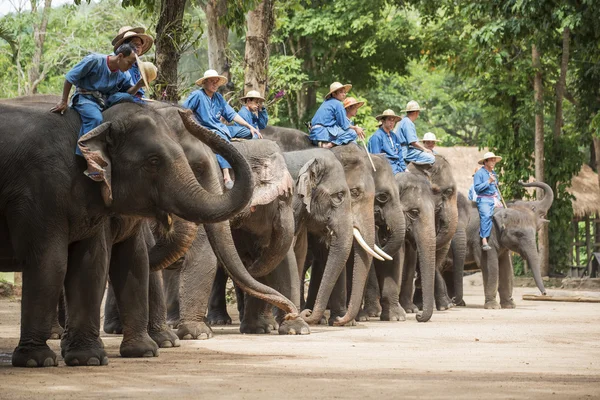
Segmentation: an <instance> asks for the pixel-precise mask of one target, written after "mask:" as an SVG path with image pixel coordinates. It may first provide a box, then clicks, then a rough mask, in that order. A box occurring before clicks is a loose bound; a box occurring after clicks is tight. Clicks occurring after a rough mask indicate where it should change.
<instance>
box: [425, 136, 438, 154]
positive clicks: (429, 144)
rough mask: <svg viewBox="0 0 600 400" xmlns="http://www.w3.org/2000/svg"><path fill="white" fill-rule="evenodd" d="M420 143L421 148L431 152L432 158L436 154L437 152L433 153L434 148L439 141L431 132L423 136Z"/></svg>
mask: <svg viewBox="0 0 600 400" xmlns="http://www.w3.org/2000/svg"><path fill="white" fill-rule="evenodd" d="M422 142H423V147H425V148H426V149H429V150H431V154H433V155H434V156H435V155H436V154H437V151H435V150H434V148H435V145H436V144H437V142H439V140H437V138H436V137H435V134H434V133H433V132H427V133H426V134H425V135H423V140H422Z"/></svg>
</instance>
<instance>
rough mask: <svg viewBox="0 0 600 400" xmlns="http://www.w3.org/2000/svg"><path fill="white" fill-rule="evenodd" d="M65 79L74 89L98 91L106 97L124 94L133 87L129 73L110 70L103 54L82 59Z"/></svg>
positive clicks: (106, 57)
mask: <svg viewBox="0 0 600 400" xmlns="http://www.w3.org/2000/svg"><path fill="white" fill-rule="evenodd" d="M65 79H66V80H67V81H69V82H70V83H72V84H73V85H74V86H75V87H78V88H81V89H84V90H87V91H98V92H100V93H102V94H103V95H104V96H106V97H108V96H111V95H113V94H115V93H118V92H126V91H127V90H129V89H130V88H132V87H133V86H135V85H132V84H131V75H130V74H129V73H126V72H121V71H120V70H116V71H111V70H110V68H109V67H108V56H107V55H104V54H90V55H88V56H86V57H84V58H83V59H82V60H81V61H80V62H78V63H77V64H76V65H75V66H74V67H73V68H72V69H71V70H70V71H69V72H67V74H66V76H65ZM76 95H77V93H76Z"/></svg>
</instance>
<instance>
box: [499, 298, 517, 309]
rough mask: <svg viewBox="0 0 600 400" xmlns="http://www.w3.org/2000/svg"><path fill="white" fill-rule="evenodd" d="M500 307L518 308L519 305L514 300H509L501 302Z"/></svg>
mask: <svg viewBox="0 0 600 400" xmlns="http://www.w3.org/2000/svg"><path fill="white" fill-rule="evenodd" d="M500 306H501V307H502V308H517V304H516V303H515V301H514V300H513V299H509V300H506V301H500Z"/></svg>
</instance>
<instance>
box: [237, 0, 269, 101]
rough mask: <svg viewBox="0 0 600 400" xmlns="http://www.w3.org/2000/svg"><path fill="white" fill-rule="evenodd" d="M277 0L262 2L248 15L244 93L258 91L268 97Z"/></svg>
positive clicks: (264, 0)
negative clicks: (270, 55) (270, 54)
mask: <svg viewBox="0 0 600 400" xmlns="http://www.w3.org/2000/svg"><path fill="white" fill-rule="evenodd" d="M274 6H275V0H262V1H261V2H260V3H259V4H258V5H257V6H256V8H255V9H254V10H252V11H248V14H246V24H247V30H246V53H245V56H244V62H245V64H246V68H245V70H244V92H245V93H247V92H248V91H250V90H258V91H259V92H260V93H261V94H262V95H263V96H266V95H267V93H266V90H267V80H268V68H269V42H270V39H271V33H272V31H273V26H274V24H275V14H274V10H275V7H274Z"/></svg>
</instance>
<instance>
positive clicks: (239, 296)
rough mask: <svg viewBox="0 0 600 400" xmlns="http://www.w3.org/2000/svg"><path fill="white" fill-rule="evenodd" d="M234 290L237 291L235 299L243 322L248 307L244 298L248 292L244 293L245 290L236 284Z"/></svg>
mask: <svg viewBox="0 0 600 400" xmlns="http://www.w3.org/2000/svg"><path fill="white" fill-rule="evenodd" d="M233 290H234V291H235V301H236V305H237V310H238V316H239V320H240V322H241V321H242V320H243V319H244V312H245V308H246V301H245V300H244V299H245V298H246V293H244V291H243V290H242V289H240V287H239V286H238V285H236V284H234V285H233Z"/></svg>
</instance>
